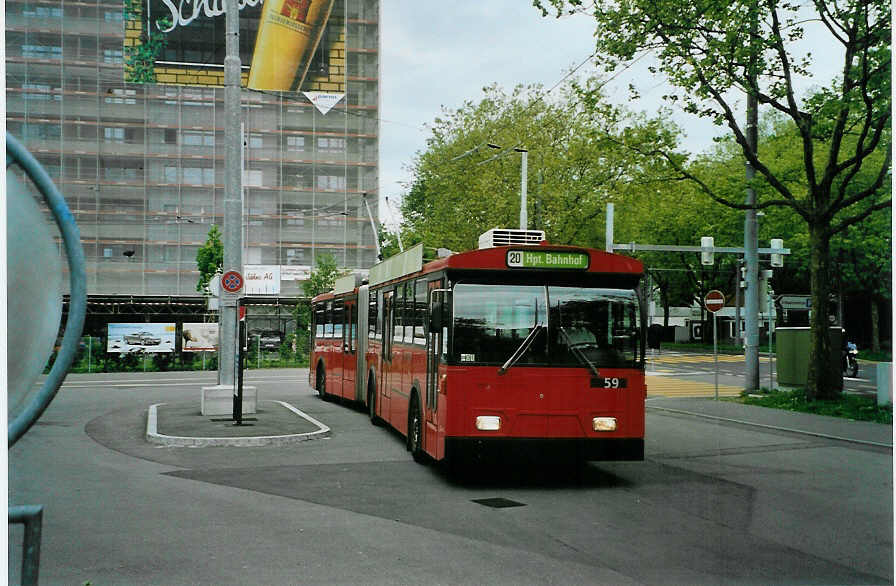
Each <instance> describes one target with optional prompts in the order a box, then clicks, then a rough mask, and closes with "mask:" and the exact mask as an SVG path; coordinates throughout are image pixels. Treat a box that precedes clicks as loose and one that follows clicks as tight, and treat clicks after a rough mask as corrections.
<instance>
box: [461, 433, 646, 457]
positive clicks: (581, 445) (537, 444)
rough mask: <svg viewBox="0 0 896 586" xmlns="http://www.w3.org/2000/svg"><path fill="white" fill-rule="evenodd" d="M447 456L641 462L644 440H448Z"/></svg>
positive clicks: (502, 438) (481, 438)
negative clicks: (572, 457) (570, 458)
mask: <svg viewBox="0 0 896 586" xmlns="http://www.w3.org/2000/svg"><path fill="white" fill-rule="evenodd" d="M445 455H446V457H447V458H448V459H455V458H457V459H458V460H461V461H464V460H470V461H474V460H492V459H498V460H500V459H503V458H514V457H521V458H525V459H529V458H532V457H534V458H538V459H541V458H545V459H548V458H554V457H564V456H565V457H571V456H574V457H576V458H577V459H579V460H594V461H604V462H610V461H642V460H644V439H643V438H557V439H544V438H537V439H536V438H505V437H449V438H445Z"/></svg>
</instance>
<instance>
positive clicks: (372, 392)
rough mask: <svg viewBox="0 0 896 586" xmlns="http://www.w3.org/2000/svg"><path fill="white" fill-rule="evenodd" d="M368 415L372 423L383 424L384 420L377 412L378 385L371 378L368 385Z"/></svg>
mask: <svg viewBox="0 0 896 586" xmlns="http://www.w3.org/2000/svg"><path fill="white" fill-rule="evenodd" d="M367 415H368V417H370V423H372V424H373V425H376V426H380V425H382V424H383V420H382V419H380V418H379V417H378V416H377V414H376V387H375V386H374V385H373V381H372V380H371V382H370V384H368V385H367Z"/></svg>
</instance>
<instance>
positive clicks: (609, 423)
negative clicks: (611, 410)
mask: <svg viewBox="0 0 896 586" xmlns="http://www.w3.org/2000/svg"><path fill="white" fill-rule="evenodd" d="M591 427H592V428H593V429H594V431H616V418H615V417H595V418H594V419H592V420H591Z"/></svg>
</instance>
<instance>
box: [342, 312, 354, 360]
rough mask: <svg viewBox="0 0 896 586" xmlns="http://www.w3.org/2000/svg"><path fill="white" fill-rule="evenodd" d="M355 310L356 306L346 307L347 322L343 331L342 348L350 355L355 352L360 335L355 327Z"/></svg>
mask: <svg viewBox="0 0 896 586" xmlns="http://www.w3.org/2000/svg"><path fill="white" fill-rule="evenodd" d="M354 309H355V306H354V305H346V306H345V318H344V319H345V321H344V322H343V324H344V325H343V330H342V347H343V348H345V349H346V350H347V351H348V352H349V353H352V352H354V351H355V338H356V336H357V335H358V332H357V330H356V329H355V328H354V327H353V326H354V321H355V316H354V313H355V312H354Z"/></svg>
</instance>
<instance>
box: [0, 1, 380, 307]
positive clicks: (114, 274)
mask: <svg viewBox="0 0 896 586" xmlns="http://www.w3.org/2000/svg"><path fill="white" fill-rule="evenodd" d="M269 1H273V0H269ZM290 2H292V4H295V5H297V6H299V8H298V9H301V6H300V5H302V4H308V2H307V0H287V3H290ZM223 4H224V3H223V2H211V1H209V0H196V1H194V2H191V3H174V2H170V1H165V0H124V1H122V0H117V1H116V0H86V1H69V0H65V1H60V0H55V1H51V0H7V2H6V107H7V114H6V122H7V130H8V131H9V132H10V133H12V134H13V135H15V136H17V137H18V138H19V139H20V140H21V141H22V142H23V143H24V145H25V146H26V147H27V148H28V149H29V150H30V151H31V152H32V153H33V154H34V155H35V156H36V158H37V159H38V160H39V161H40V162H41V163H42V164H43V165H44V167H45V168H46V169H47V171H48V172H49V174H50V176H51V177H52V179H53V180H54V181H55V182H56V185H57V186H58V187H59V189H60V191H61V192H62V193H63V195H64V196H65V198H66V200H67V202H68V205H69V206H70V208H71V211H72V213H73V214H74V216H75V219H76V221H77V223H78V227H79V229H80V233H81V241H82V245H83V247H84V253H85V257H86V261H87V279H88V285H87V289H88V293H89V295H90V296H91V299H93V300H96V299H99V298H100V297H104V298H109V299H111V300H112V301H110V303H111V302H115V299H116V298H119V300H120V298H122V297H128V298H135V296H138V297H141V298H152V297H155V296H166V297H169V298H171V299H175V300H176V299H179V298H183V299H184V300H185V301H186V300H187V298H193V299H195V297H196V296H197V295H198V292H197V290H196V285H197V282H198V270H197V265H196V253H197V251H198V249H199V248H200V247H201V246H202V245H203V243H204V242H205V241H206V239H207V236H208V232H209V229H210V228H211V226H212V225H217V226H218V227H219V228H221V229H223V225H222V223H223V200H224V177H225V168H224V151H225V144H224V119H223V117H224V115H225V109H224V89H223V87H220V86H218V85H215V84H221V83H223V82H222V80H223V76H222V72H223V68H222V67H221V63H222V62H223V53H224V43H223V28H224V19H225V17H224V15H223V14H214V10H215V8H216V7H220V6H223ZM240 4H241V5H242V6H243V9H242V11H241V35H240V37H241V43H240V46H241V59H242V68H243V80H244V82H245V80H246V79H247V77H248V73H249V68H250V64H251V62H252V51H253V48H254V41H255V39H254V38H252V37H251V36H250V35H251V34H254V33H252V32H251V31H253V30H254V29H255V28H257V25H258V19H259V16H258V15H259V13H260V11H261V6H262V2H261V0H245V1H243V0H241V1H240ZM178 5H179V9H180V10H181V12H182V13H183V14H180V15H175V14H174V12H173V11H174V10H175V9H176V8H175V7H176V6H178ZM169 8H170V9H171V10H172V12H171V13H170V14H167V15H166V14H163V13H164V10H167V9H169ZM194 9H195V10H194ZM253 10H254V11H255V12H254V13H253V12H252V11H253ZM306 10H307V9H306ZM153 11H155V12H153ZM187 11H192V12H190V13H187ZM145 14H150V15H152V16H153V19H158V18H161V17H163V16H164V17H166V18H167V21H161V20H160V21H159V22H160V23H162V24H166V23H167V24H169V25H170V24H171V22H172V19H173V20H177V21H178V23H179V24H184V23H186V22H187V21H191V23H190V24H191V27H190V28H187V27H186V26H181V28H180V30H179V31H174V33H177V32H180V37H179V38H177V39H174V38H172V37H169V39H168V40H167V41H166V42H164V43H160V44H158V46H153V45H152V41H153V40H155V39H157V37H154V34H155V33H157V31H158V30H160V29H161V28H164V27H163V26H157V27H156V28H153V27H152V26H151V25H147V24H146V23H147V22H149V21H150V20H151V19H145V18H143V19H142V20H141V18H142V15H145ZM253 14H254V16H253ZM193 21H195V22H193ZM178 23H176V24H178ZM174 33H172V35H173V34H174ZM141 51H142V53H141ZM146 51H150V58H149V60H148V63H149V64H150V67H149V74H148V77H147V76H146V72H143V73H142V74H140V73H139V72H137V73H135V71H136V69H137V68H138V67H139V65H140V61H139V60H140V59H144V61H143V64H145V63H147V60H146ZM139 75H144V77H143V78H142V79H141V81H143V82H149V83H137V82H131V81H126V79H139ZM195 83H198V84H205V85H186V84H195ZM298 83H299V84H301V85H300V86H296V87H294V88H291V89H292V91H287V92H274V91H253V90H248V89H245V88H244V89H243V90H241V94H242V97H241V105H242V108H241V111H242V121H241V122H242V125H243V129H244V130H243V149H242V152H243V175H242V176H243V226H242V240H243V263H244V266H245V267H247V268H250V267H259V266H260V267H277V270H278V272H279V273H280V278H279V292H278V293H275V294H274V296H279V297H284V298H285V297H294V296H296V295H299V294H300V288H299V284H298V283H299V281H298V280H299V279H302V278H304V277H305V276H306V275H307V272H308V270H309V269H310V267H312V266H313V265H314V263H315V259H316V258H317V257H318V256H319V255H321V254H331V255H333V256H334V257H335V258H336V260H337V262H338V263H339V264H340V265H343V266H345V267H349V268H367V267H369V266H370V265H372V264H373V263H374V262H376V249H375V244H374V234H373V231H372V228H371V223H370V221H369V218H368V214H367V210H366V207H365V205H364V198H365V197H367V198H368V203H369V205H370V207H371V210H372V212H373V214H374V215H376V214H377V201H378V197H377V194H378V187H377V184H378V135H379V124H378V111H379V91H378V88H379V1H378V0H336V1H335V2H333V3H332V7H331V12H330V13H329V23H328V24H327V25H326V30H325V31H323V33H322V35H321V37H320V41H319V45H318V46H317V48H316V52H315V53H314V56H313V58H312V59H311V61H310V65H309V66H308V72H307V76H306V77H305V78H304V81H299V82H298ZM178 84H181V85H178ZM300 90H304V91H309V90H310V91H314V90H316V91H320V92H330V93H331V94H335V95H336V98H335V99H336V100H338V101H337V102H336V105H335V106H333V108H332V109H331V110H329V111H328V112H326V113H323V110H322V109H318V108H317V107H315V105H314V104H312V102H311V100H310V99H309V97H307V95H306V93H304V92H303V91H300ZM340 94H341V96H340ZM365 194H366V195H365Z"/></svg>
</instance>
